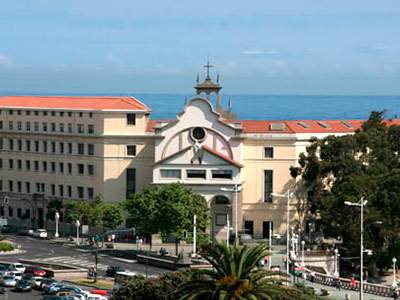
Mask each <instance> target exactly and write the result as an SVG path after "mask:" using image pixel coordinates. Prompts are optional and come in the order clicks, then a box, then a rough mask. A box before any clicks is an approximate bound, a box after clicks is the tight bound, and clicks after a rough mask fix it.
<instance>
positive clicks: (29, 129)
mask: <svg viewBox="0 0 400 300" xmlns="http://www.w3.org/2000/svg"><path fill="white" fill-rule="evenodd" d="M25 129H26V131H31V122H26V123H25Z"/></svg>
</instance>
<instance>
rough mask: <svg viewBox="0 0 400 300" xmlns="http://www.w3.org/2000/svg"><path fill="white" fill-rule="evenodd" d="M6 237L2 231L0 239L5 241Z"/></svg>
mask: <svg viewBox="0 0 400 300" xmlns="http://www.w3.org/2000/svg"><path fill="white" fill-rule="evenodd" d="M5 239H6V237H5V236H4V235H2V234H1V233H0V241H4V240H5Z"/></svg>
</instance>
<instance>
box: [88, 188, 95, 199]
mask: <svg viewBox="0 0 400 300" xmlns="http://www.w3.org/2000/svg"><path fill="white" fill-rule="evenodd" d="M87 194H88V199H93V196H94V191H93V188H88V189H87Z"/></svg>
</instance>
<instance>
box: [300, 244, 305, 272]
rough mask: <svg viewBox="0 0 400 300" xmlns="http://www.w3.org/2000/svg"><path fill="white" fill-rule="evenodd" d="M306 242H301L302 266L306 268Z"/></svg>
mask: <svg viewBox="0 0 400 300" xmlns="http://www.w3.org/2000/svg"><path fill="white" fill-rule="evenodd" d="M305 244H306V242H305V241H301V265H302V266H303V267H304V245H305Z"/></svg>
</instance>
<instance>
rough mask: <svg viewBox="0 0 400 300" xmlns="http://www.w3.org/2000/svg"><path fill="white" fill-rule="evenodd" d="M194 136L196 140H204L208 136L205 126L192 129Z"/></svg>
mask: <svg viewBox="0 0 400 300" xmlns="http://www.w3.org/2000/svg"><path fill="white" fill-rule="evenodd" d="M192 138H193V139H194V140H195V141H196V142H202V141H204V139H205V138H206V131H205V130H204V128H201V127H195V128H193V129H192Z"/></svg>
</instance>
